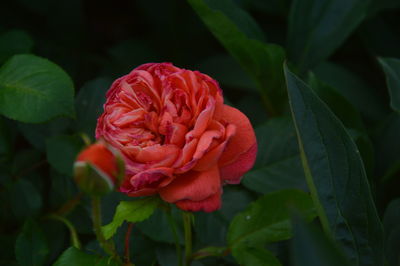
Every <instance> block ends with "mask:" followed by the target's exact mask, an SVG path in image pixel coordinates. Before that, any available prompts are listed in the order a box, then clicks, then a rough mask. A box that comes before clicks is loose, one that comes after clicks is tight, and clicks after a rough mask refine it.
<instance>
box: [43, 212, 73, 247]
mask: <svg viewBox="0 0 400 266" xmlns="http://www.w3.org/2000/svg"><path fill="white" fill-rule="evenodd" d="M48 218H49V219H53V220H57V221H60V222H62V223H63V224H64V225H65V226H67V227H68V230H69V232H70V235H71V242H72V246H74V247H76V248H77V249H80V248H81V242H80V241H79V237H78V234H77V232H76V230H75V227H74V225H73V224H72V223H71V222H70V221H68V220H67V219H65V218H64V217H62V216H59V215H57V214H50V215H49V216H48Z"/></svg>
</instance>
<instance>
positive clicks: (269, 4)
mask: <svg viewBox="0 0 400 266" xmlns="http://www.w3.org/2000/svg"><path fill="white" fill-rule="evenodd" d="M244 2H245V4H246V6H248V7H249V8H250V9H251V10H254V11H258V12H260V11H261V12H265V13H268V14H273V15H280V16H287V14H288V13H289V7H290V2H291V0H269V1H264V0H244Z"/></svg>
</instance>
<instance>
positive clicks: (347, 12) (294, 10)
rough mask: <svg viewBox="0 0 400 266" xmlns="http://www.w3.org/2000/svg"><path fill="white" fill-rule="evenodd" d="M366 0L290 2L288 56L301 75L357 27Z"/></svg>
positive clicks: (361, 17)
mask: <svg viewBox="0 0 400 266" xmlns="http://www.w3.org/2000/svg"><path fill="white" fill-rule="evenodd" d="M368 4H369V0H319V1H315V0H294V1H293V2H292V6H291V10H290V15H289V30H288V39H287V43H288V53H289V58H290V59H291V60H293V61H294V62H295V64H296V66H297V67H298V68H299V69H300V71H301V72H304V71H305V70H308V69H310V68H311V67H313V66H315V65H316V64H318V63H319V62H321V61H322V60H324V59H326V58H327V57H328V56H330V55H331V54H332V53H333V52H334V51H335V50H336V48H338V47H339V46H340V45H341V44H342V43H343V41H344V40H345V39H346V38H347V37H348V36H349V35H350V33H352V31H353V30H354V29H355V28H356V27H357V26H358V25H359V24H360V23H361V21H362V20H363V19H364V17H365V16H366V13H367V9H368Z"/></svg>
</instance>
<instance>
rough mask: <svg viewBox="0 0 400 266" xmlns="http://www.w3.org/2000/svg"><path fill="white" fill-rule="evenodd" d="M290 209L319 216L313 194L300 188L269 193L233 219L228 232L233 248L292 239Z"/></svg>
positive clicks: (312, 216) (309, 215)
mask: <svg viewBox="0 0 400 266" xmlns="http://www.w3.org/2000/svg"><path fill="white" fill-rule="evenodd" d="M290 208H296V209H298V210H299V211H300V212H301V213H302V214H303V215H304V216H305V217H307V219H308V220H311V219H313V218H314V217H315V215H316V214H315V210H314V206H313V203H312V200H311V197H310V196H309V195H308V194H307V193H305V192H303V191H300V190H281V191H278V192H273V193H270V194H266V195H264V196H262V197H261V198H259V199H258V200H256V201H254V202H253V203H251V204H250V206H249V207H248V208H247V209H246V210H245V211H244V212H241V213H239V214H238V215H236V217H235V218H234V219H233V220H232V222H231V224H230V226H229V231H228V237H227V238H228V244H229V246H230V247H235V246H238V245H242V244H245V245H246V246H251V247H255V246H258V245H260V244H266V243H271V242H275V241H280V240H286V239H289V238H290V237H291V235H292V233H291V225H290V214H289V210H290Z"/></svg>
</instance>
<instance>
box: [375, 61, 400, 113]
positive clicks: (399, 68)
mask: <svg viewBox="0 0 400 266" xmlns="http://www.w3.org/2000/svg"><path fill="white" fill-rule="evenodd" d="M379 63H381V66H382V68H383V70H384V71H385V74H386V83H387V86H388V87H389V93H390V106H391V107H392V109H393V110H395V111H396V112H400V59H396V58H379Z"/></svg>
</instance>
